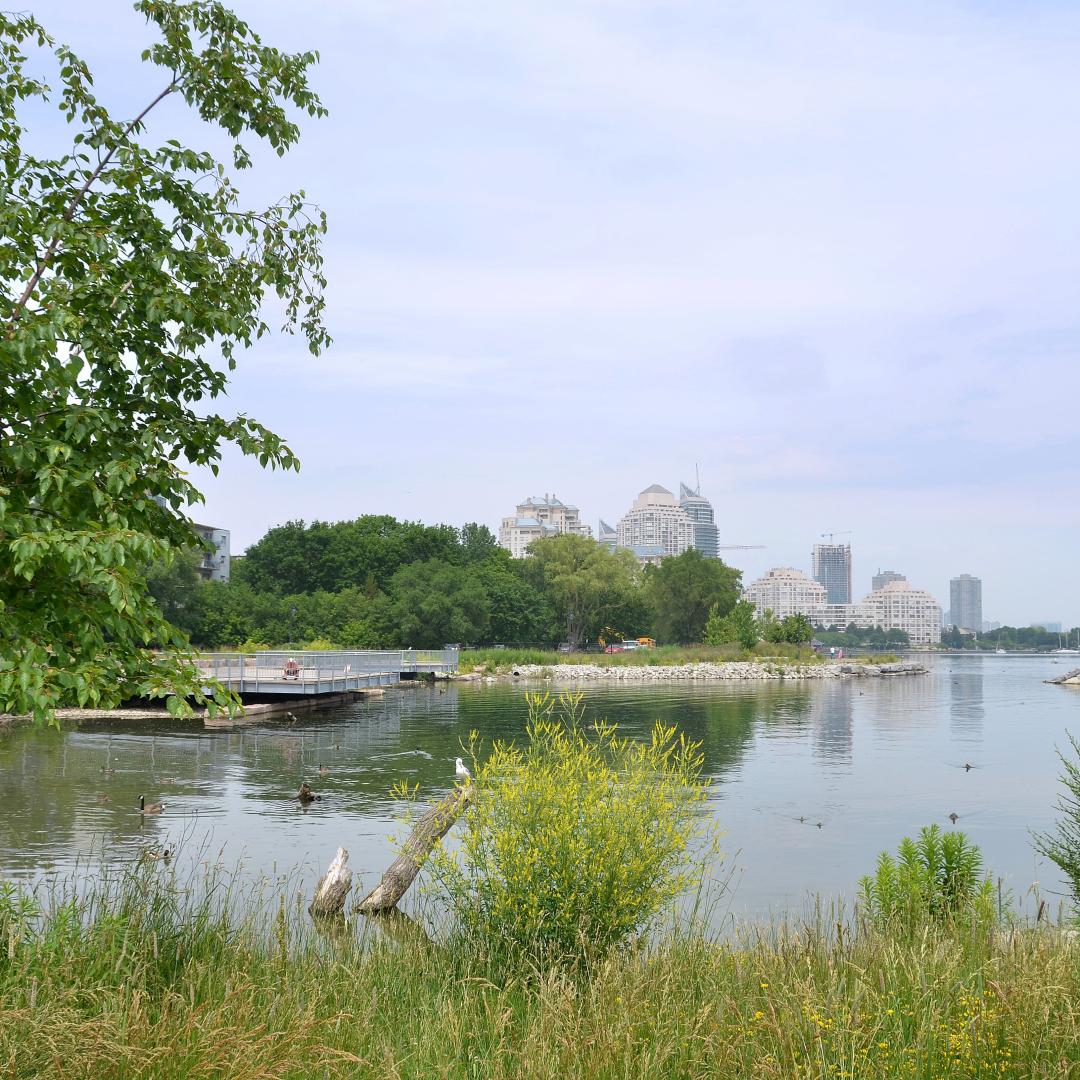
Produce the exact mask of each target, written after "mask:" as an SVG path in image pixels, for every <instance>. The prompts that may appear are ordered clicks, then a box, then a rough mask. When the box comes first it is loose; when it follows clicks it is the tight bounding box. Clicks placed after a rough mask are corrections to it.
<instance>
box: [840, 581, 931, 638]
mask: <svg viewBox="0 0 1080 1080" xmlns="http://www.w3.org/2000/svg"><path fill="white" fill-rule="evenodd" d="M854 607H855V608H856V609H858V613H859V616H860V618H861V619H864V620H865V622H861V623H860V622H859V619H856V620H855V622H856V623H857V624H858V625H863V626H880V627H881V629H882V630H903V631H904V632H905V633H906V634H907V636H908V638H909V639H910V641H911V644H912V645H932V644H936V643H937V642H939V641H940V640H941V605H940V604H939V603H938V602H937V601H936V600H935V599H934V598H933V597H932V596H931V595H930V593H928V592H927V591H926V590H925V589H913V588H912V587H911V586H910V585H909V584H908V583H907V582H906V581H890V582H889V584H888V585H886V586H885V588H883V589H876V590H875V591H874V592H872V593H871V594H870V595H869V596H867V597H865V598H864V599H863V600H862V602H861V603H859V604H855V605H854Z"/></svg>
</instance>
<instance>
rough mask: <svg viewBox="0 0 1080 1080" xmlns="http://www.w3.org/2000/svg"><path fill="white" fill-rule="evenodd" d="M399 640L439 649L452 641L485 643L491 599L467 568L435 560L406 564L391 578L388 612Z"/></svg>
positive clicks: (389, 631)
mask: <svg viewBox="0 0 1080 1080" xmlns="http://www.w3.org/2000/svg"><path fill="white" fill-rule="evenodd" d="M382 619H383V634H384V637H386V638H387V639H388V640H390V641H392V642H393V644H395V645H398V646H412V647H413V648H423V649H437V648H440V647H441V646H443V645H445V644H446V643H447V642H463V643H464V642H474V641H484V640H486V638H487V636H488V629H489V626H490V623H491V601H490V599H489V598H488V594H487V593H486V592H485V591H484V587H483V586H482V585H481V584H480V582H479V581H478V580H477V579H476V577H474V576H473V575H471V574H470V573H469V572H468V571H467V570H465V569H464V568H462V567H460V566H454V565H453V564H452V563H446V562H442V561H441V560H439V559H431V560H429V561H427V562H419V563H410V564H409V565H408V566H403V567H402V568H401V569H400V570H399V571H398V572H397V573H396V574H395V575H394V576H393V578H392V579H391V580H390V588H389V590H388V598H387V601H386V604H385V607H384V609H383V613H382Z"/></svg>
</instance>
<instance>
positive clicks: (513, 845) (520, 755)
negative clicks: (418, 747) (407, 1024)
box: [426, 694, 710, 962]
mask: <svg viewBox="0 0 1080 1080" xmlns="http://www.w3.org/2000/svg"><path fill="white" fill-rule="evenodd" d="M528 705H529V719H528V725H527V727H526V740H525V742H524V744H523V745H521V746H519V745H514V744H507V743H496V744H495V745H494V747H493V749H492V752H491V754H490V756H489V757H488V758H487V759H486V760H485V761H484V762H483V763H482V764H481V763H479V762H477V761H476V756H475V750H476V748H475V746H474V747H472V751H473V776H474V778H473V780H472V784H473V786H474V791H473V798H472V805H471V807H470V809H469V810H468V811H467V813H466V815H465V819H464V821H463V826H464V828H463V832H462V834H461V836H460V845H459V846H457V847H456V848H453V849H452V848H451V847H439V848H437V849H436V851H435V852H434V853H433V855H432V857H431V859H430V860H429V862H428V865H427V867H426V869H427V870H428V872H429V874H430V875H431V877H432V880H433V882H434V885H435V891H436V893H437V894H438V895H439V896H440V897H441V898H442V899H443V900H444V901H445V902H446V904H447V906H448V907H449V909H450V910H451V912H452V913H453V915H454V916H455V917H456V920H457V922H458V925H459V927H460V929H461V930H462V931H464V933H465V934H466V935H467V937H468V939H469V940H470V941H472V942H473V943H475V944H477V945H478V946H479V947H480V948H481V949H482V950H483V951H485V952H487V953H489V954H493V955H498V954H512V955H520V954H522V953H524V954H527V955H529V956H532V957H540V958H544V959H547V960H553V961H557V962H561V961H566V960H570V959H578V958H582V957H590V958H595V957H597V956H600V955H603V954H605V953H606V952H608V951H610V949H611V948H613V947H614V946H616V945H618V944H619V943H621V942H623V941H625V940H626V939H627V938H628V937H629V936H630V935H632V934H633V933H634V932H635V931H639V930H642V929H643V928H645V927H646V926H647V925H648V924H649V923H650V922H651V921H652V920H653V919H654V918H655V917H656V916H657V915H658V914H659V913H660V912H661V911H663V910H664V909H665V908H666V907H668V906H669V905H670V904H671V902H672V901H673V900H674V898H675V897H676V896H677V895H679V894H680V893H681V892H683V891H684V890H686V889H688V888H690V887H691V886H693V885H694V884H695V883H696V882H697V881H699V880H700V871H701V868H702V865H703V862H702V859H703V856H702V857H699V858H694V857H693V856H692V855H691V850H692V845H693V844H694V841H695V840H696V839H697V838H699V837H702V838H703V837H705V836H706V835H708V834H709V831H710V826H709V825H708V822H707V820H706V819H705V817H704V815H701V814H699V813H698V810H699V807H700V804H701V802H702V800H703V799H704V798H705V795H706V791H707V787H708V781H707V780H705V779H704V778H703V777H702V775H701V770H702V762H703V758H702V754H701V748H700V744H699V743H695V742H691V741H689V740H687V739H686V737H685V736H684V735H682V734H680V733H678V732H677V731H676V729H675V728H674V727H669V726H666V725H663V724H659V723H658V724H657V725H656V726H655V727H654V728H653V731H652V734H651V737H650V738H649V739H648V740H636V739H630V738H623V737H620V736H619V734H618V732H617V729H616V727H615V725H613V724H609V723H607V722H605V721H590V722H586V720H585V716H584V704H583V699H582V697H581V696H580V695H578V696H571V695H562V696H560V697H559V698H558V699H555V698H553V697H552V696H551V695H550V694H543V695H541V694H533V695H529V696H528ZM707 848H708V845H704V846H699V847H698V848H697V850H698V851H699V852H700V851H703V850H706V849H707Z"/></svg>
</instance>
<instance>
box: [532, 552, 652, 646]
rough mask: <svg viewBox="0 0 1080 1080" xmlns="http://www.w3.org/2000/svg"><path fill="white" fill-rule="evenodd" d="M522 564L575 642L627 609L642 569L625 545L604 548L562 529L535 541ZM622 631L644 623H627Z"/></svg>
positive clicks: (614, 620)
mask: <svg viewBox="0 0 1080 1080" xmlns="http://www.w3.org/2000/svg"><path fill="white" fill-rule="evenodd" d="M529 552H530V557H529V558H528V559H526V560H525V561H524V563H523V571H524V573H525V574H526V575H527V579H528V580H529V581H530V582H531V583H532V584H533V585H534V586H535V587H536V588H537V589H539V590H540V591H542V592H543V593H545V595H547V596H548V598H549V599H550V601H551V603H552V605H553V606H554V608H555V619H556V622H557V623H558V625H559V626H560V627H561V628H563V630H564V632H565V634H566V640H567V641H569V642H570V644H571V645H573V646H577V645H580V644H581V643H582V642H584V641H586V640H588V639H590V638H592V639H595V637H596V635H597V633H598V632H599V631H600V628H601V627H603V626H606V625H613V624H614V623H616V622H618V621H620V616H623V615H625V613H626V612H627V611H628V610H630V609H631V608H632V601H633V595H634V592H635V590H636V589H637V587H638V585H639V579H640V574H641V571H640V570H639V568H638V565H637V560H636V559H635V558H634V556H633V555H632V554H631V553H630V552H629V551H625V550H621V549H620V550H618V551H608V550H607V548H605V547H602V546H601V545H600V544H598V543H597V542H596V541H595V540H593V539H591V538H590V537H587V536H575V535H573V534H570V533H567V534H565V535H562V536H552V537H547V538H546V539H543V540H534V541H533V542H532V544H530V545H529ZM622 630H623V632H624V633H635V632H637V633H641V632H643V631H644V628H642V627H637V626H626V627H623V628H622Z"/></svg>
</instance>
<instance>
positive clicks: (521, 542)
mask: <svg viewBox="0 0 1080 1080" xmlns="http://www.w3.org/2000/svg"><path fill="white" fill-rule="evenodd" d="M565 533H571V534H573V535H576V536H592V529H590V528H589V526H588V525H583V524H582V523H581V513H580V511H579V510H578V508H577V507H576V506H568V505H567V504H566V503H564V502H561V501H560V500H559V499H557V498H555V496H554V495H546V494H545V495H544V497H543V498H542V499H538V498H535V497H533V496H530V497H529V498H527V499H526V500H525V501H524V502H522V503H518V505H517V510H516V513H515V514H514V515H513V517H504V518H503V519H502V524H501V525H500V526H499V545H500V546H501V547H504V548H506V550H507V551H509V552H510V554H511V555H512V556H513V557H514V558H515V559H524V558H525V557H526V556H527V555H528V554H529V551H528V548H529V545H530V544H531V543H532V542H533V541H534V540H542V539H544V538H545V537H548V536H560V535H563V534H565Z"/></svg>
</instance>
